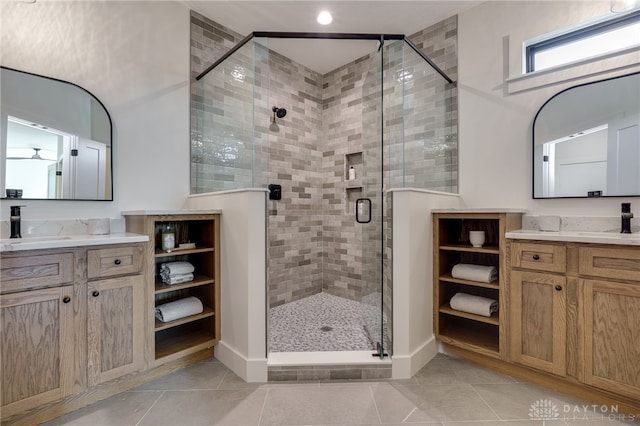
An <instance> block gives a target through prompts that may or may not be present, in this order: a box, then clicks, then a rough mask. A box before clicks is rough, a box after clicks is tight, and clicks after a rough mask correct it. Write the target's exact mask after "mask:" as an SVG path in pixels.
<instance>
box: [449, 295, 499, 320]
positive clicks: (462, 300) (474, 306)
mask: <svg viewBox="0 0 640 426" xmlns="http://www.w3.org/2000/svg"><path fill="white" fill-rule="evenodd" d="M449 305H450V306H451V309H455V310H457V311H462V312H469V313H471V314H476V315H482V316H485V317H490V316H491V314H492V313H494V312H498V301H497V300H493V299H489V298H487V297H482V296H474V295H473V294H466V293H456V294H455V295H454V296H453V297H452V298H451V300H450V301H449Z"/></svg>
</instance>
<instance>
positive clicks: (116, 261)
mask: <svg viewBox="0 0 640 426" xmlns="http://www.w3.org/2000/svg"><path fill="white" fill-rule="evenodd" d="M113 263H115V264H116V265H119V264H121V263H122V261H121V260H120V259H116V260H114V261H113Z"/></svg>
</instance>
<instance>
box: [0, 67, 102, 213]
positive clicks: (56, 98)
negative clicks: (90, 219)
mask: <svg viewBox="0 0 640 426" xmlns="http://www.w3.org/2000/svg"><path fill="white" fill-rule="evenodd" d="M0 72H1V74H0V86H1V87H0V94H1V103H0V120H1V135H0V137H1V143H2V146H1V151H0V160H1V161H2V166H3V168H2V170H4V173H2V178H1V179H2V180H1V183H2V196H3V197H5V198H24V199H54V200H108V201H111V200H113V190H112V181H113V179H112V167H111V147H112V140H111V118H110V117H109V113H108V112H107V110H106V109H105V107H104V105H103V104H102V103H101V102H100V101H99V100H98V99H97V98H96V97H95V96H93V95H92V94H91V93H89V92H88V91H87V90H85V89H83V88H81V87H79V86H77V85H75V84H72V83H68V82H65V81H61V80H56V79H53V78H48V77H44V76H40V75H36V74H31V73H27V72H23V71H18V70H15V69H10V68H6V67H2V68H0Z"/></svg>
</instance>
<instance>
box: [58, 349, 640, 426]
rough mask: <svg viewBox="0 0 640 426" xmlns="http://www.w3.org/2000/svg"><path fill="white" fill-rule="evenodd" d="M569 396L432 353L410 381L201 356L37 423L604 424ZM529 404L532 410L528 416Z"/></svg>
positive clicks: (612, 418)
mask: <svg viewBox="0 0 640 426" xmlns="http://www.w3.org/2000/svg"><path fill="white" fill-rule="evenodd" d="M591 407H592V405H591V404H588V403H585V402H584V401H581V400H577V399H575V398H573V397H570V396H567V395H563V394H560V393H557V392H554V391H552V390H548V389H544V388H541V387H539V386H536V385H532V384H529V383H523V382H519V381H517V380H515V379H513V378H511V377H509V376H505V375H502V374H499V373H495V372H493V371H490V370H486V369H484V368H480V367H477V366H474V365H472V364H469V363H467V362H464V361H461V360H458V359H455V358H451V357H448V356H445V355H438V356H437V357H436V358H435V359H434V360H432V361H431V362H430V363H429V364H427V365H426V366H425V367H424V368H423V369H422V370H420V371H419V372H418V373H417V374H416V375H415V376H414V377H413V378H411V379H410V380H382V381H344V382H323V381H310V382H307V383H302V384H301V383H295V382H291V383H286V382H285V383H282V382H278V383H274V382H270V383H264V384H249V383H245V382H243V381H242V380H241V379H240V378H238V377H237V376H236V375H235V374H233V373H232V372H231V371H229V370H228V369H227V368H226V367H224V365H222V364H221V363H219V362H218V361H216V360H215V359H211V360H207V361H203V362H201V363H199V364H195V365H193V366H191V367H188V368H185V369H183V370H180V371H177V372H175V373H173V374H171V375H168V376H166V377H163V378H161V379H158V380H156V381H153V382H150V383H147V384H145V385H144V386H141V387H139V388H136V389H134V390H131V391H128V392H124V393H122V394H119V395H116V396H114V397H112V398H109V399H106V400H104V401H101V402H98V403H96V404H93V405H91V406H89V407H85V408H83V409H81V410H78V411H76V412H73V413H70V414H68V415H66V416H63V417H61V418H59V419H55V420H53V421H51V422H48V423H45V425H46V426H54V425H81V426H128V425H130V426H134V425H140V426H142V425H153V426H161V425H168V426H169V425H171V426H182V425H238V426H252V425H256V426H257V425H265V426H266V425H380V424H383V425H401V424H409V425H414V426H415V425H422V426H425V425H441V426H491V425H497V426H524V425H531V424H533V425H545V424H546V425H549V426H555V425H557V426H564V425H571V426H573V425H575V426H610V425H611V426H613V425H621V424H640V420H639V419H640V413H638V414H637V415H636V416H635V419H633V420H632V419H630V418H629V417H626V418H624V417H623V415H622V414H602V413H600V412H597V411H595V410H593V408H591ZM533 408H538V409H539V410H538V411H537V412H538V413H541V414H538V415H537V417H535V418H534V419H532V417H531V414H533V413H534V412H533V411H532V409H533Z"/></svg>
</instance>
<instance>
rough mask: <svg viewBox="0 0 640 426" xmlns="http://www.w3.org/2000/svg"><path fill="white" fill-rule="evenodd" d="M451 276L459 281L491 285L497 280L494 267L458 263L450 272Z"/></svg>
mask: <svg viewBox="0 0 640 426" xmlns="http://www.w3.org/2000/svg"><path fill="white" fill-rule="evenodd" d="M451 276H452V277H453V278H459V279H461V280H470V281H479V282H483V283H492V282H494V281H495V280H497V279H498V270H497V269H496V267H495V266H483V265H472V264H467V263H458V264H457V265H456V266H454V267H453V269H452V270H451Z"/></svg>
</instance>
